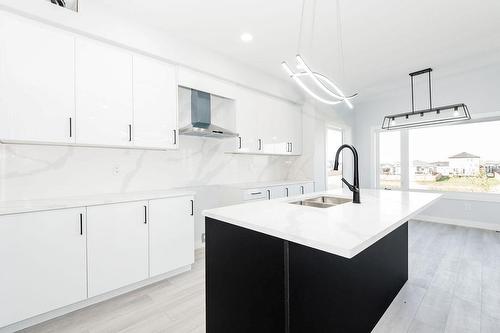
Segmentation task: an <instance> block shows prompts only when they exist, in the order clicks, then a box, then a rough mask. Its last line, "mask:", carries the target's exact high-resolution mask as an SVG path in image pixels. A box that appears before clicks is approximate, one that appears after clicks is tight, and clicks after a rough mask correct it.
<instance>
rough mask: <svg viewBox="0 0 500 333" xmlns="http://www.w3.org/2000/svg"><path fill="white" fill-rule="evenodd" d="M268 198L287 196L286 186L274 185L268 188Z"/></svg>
mask: <svg viewBox="0 0 500 333" xmlns="http://www.w3.org/2000/svg"><path fill="white" fill-rule="evenodd" d="M267 196H268V199H277V198H283V197H284V196H285V187H283V186H273V187H269V188H268V189H267Z"/></svg>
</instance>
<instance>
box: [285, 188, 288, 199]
mask: <svg viewBox="0 0 500 333" xmlns="http://www.w3.org/2000/svg"><path fill="white" fill-rule="evenodd" d="M285 191H286V196H287V197H288V187H285Z"/></svg>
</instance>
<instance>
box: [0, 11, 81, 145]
mask: <svg viewBox="0 0 500 333" xmlns="http://www.w3.org/2000/svg"><path fill="white" fill-rule="evenodd" d="M74 80H75V71H74V38H73V37H72V36H71V35H69V34H66V33H64V32H62V31H58V30H56V29H52V28H50V27H47V26H44V25H41V24H38V23H35V22H32V21H30V20H26V19H22V18H17V17H13V16H11V15H10V14H0V110H1V112H0V140H3V141H9V140H10V141H33V142H47V143H72V142H74V127H73V125H74V120H75V114H74V113H75V99H74Z"/></svg>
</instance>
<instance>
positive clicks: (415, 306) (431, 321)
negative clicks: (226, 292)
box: [23, 221, 500, 333]
mask: <svg viewBox="0 0 500 333" xmlns="http://www.w3.org/2000/svg"><path fill="white" fill-rule="evenodd" d="M204 265H205V260H204V252H203V251H198V252H197V255H196V263H195V265H194V267H193V270H192V271H190V272H188V273H184V274H182V275H179V276H176V277H174V278H171V279H168V280H165V281H162V282H160V283H157V284H155V285H152V286H148V287H145V288H142V289H140V290H137V291H134V292H131V293H129V294H126V295H123V296H120V297H117V298H114V299H111V300H109V301H106V302H103V303H100V304H97V305H94V306H91V307H89V308H86V309H82V310H79V311H76V312H74V313H70V314H68V315H65V316H62V317H59V318H56V319H53V320H51V321H48V322H46V323H43V324H40V325H37V326H34V327H32V328H30V329H27V330H24V331H23V332H37V333H38V332H44V333H45V332H89V333H90V332H92V333H94V332H141V333H142V332H144V333H148V332H175V333H177V332H205V319H204V315H205V314H204V304H205V296H204V295H205V292H204V288H205V287H204ZM409 269H410V278H409V280H408V282H407V284H406V285H405V286H404V288H403V289H402V290H401V292H400V293H399V295H398V296H397V297H396V299H395V300H394V302H393V303H392V304H391V306H390V307H389V309H388V310H387V311H386V313H385V314H384V316H383V317H382V319H381V320H380V322H379V323H378V325H377V327H376V328H375V330H374V332H377V333H382V332H383V333H387V332H397V333H399V332H425V333H432V332H460V333H462V332H464V333H466V332H483V333H484V332H495V333H498V332H500V234H499V233H495V232H493V231H485V230H479V229H469V228H462V227H456V226H449V225H443V224H433V223H425V222H417V221H414V222H411V223H410V228H409ZM235 333H237V332H235Z"/></svg>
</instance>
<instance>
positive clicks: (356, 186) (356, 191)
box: [333, 144, 361, 204]
mask: <svg viewBox="0 0 500 333" xmlns="http://www.w3.org/2000/svg"><path fill="white" fill-rule="evenodd" d="M344 148H348V149H349V150H351V151H352V154H353V156H354V184H352V185H351V184H349V183H348V182H347V180H345V178H343V177H342V182H343V183H344V184H346V186H347V187H348V188H349V190H351V191H352V202H354V203H358V204H359V203H361V201H360V198H359V168H358V151H357V150H356V148H354V146H352V145H347V144H344V145H342V146H340V147H339V149H338V150H337V153H336V154H335V163H334V164H333V170H338V169H339V156H340V152H341V151H342V150H343V149H344Z"/></svg>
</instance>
